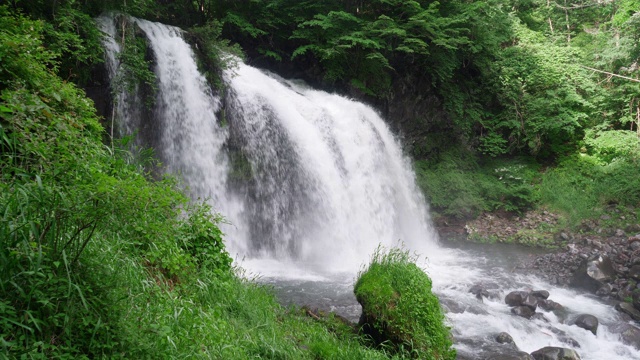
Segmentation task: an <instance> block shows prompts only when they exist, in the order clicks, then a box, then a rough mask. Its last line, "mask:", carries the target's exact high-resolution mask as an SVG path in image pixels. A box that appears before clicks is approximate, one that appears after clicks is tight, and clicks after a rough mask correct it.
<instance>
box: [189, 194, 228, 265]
mask: <svg viewBox="0 0 640 360" xmlns="http://www.w3.org/2000/svg"><path fill="white" fill-rule="evenodd" d="M188 214H189V217H188V218H187V219H186V221H185V222H184V223H183V224H182V226H181V229H180V231H181V232H182V234H183V238H182V241H183V242H184V245H183V246H184V249H185V250H186V252H187V254H189V255H190V256H191V258H192V259H194V261H195V262H196V263H197V264H198V265H199V266H201V267H203V266H204V267H207V268H210V269H214V270H215V271H216V272H218V275H219V276H222V275H227V274H229V273H230V272H231V261H232V260H231V257H230V256H229V254H228V253H227V252H226V250H225V247H224V242H223V241H222V232H221V231H220V229H219V228H218V225H217V224H219V223H220V222H221V221H222V218H221V217H220V216H219V215H212V209H211V207H210V206H208V205H204V204H203V205H200V206H198V207H196V208H194V209H190V210H189V211H188Z"/></svg>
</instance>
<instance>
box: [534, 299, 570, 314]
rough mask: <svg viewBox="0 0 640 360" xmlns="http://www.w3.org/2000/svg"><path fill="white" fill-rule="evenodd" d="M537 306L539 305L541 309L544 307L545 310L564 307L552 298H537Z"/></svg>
mask: <svg viewBox="0 0 640 360" xmlns="http://www.w3.org/2000/svg"><path fill="white" fill-rule="evenodd" d="M538 306H540V308H541V309H544V310H547V311H556V310H562V309H564V306H562V305H560V304H558V303H557V302H555V301H553V300H539V301H538Z"/></svg>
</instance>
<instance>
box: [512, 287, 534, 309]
mask: <svg viewBox="0 0 640 360" xmlns="http://www.w3.org/2000/svg"><path fill="white" fill-rule="evenodd" d="M538 301H539V299H538V298H537V297H535V296H533V295H531V294H530V293H529V292H527V291H512V292H510V293H509V294H507V296H505V298H504V302H505V303H506V304H507V305H509V306H526V307H529V308H531V310H533V311H535V310H536V307H537V306H538Z"/></svg>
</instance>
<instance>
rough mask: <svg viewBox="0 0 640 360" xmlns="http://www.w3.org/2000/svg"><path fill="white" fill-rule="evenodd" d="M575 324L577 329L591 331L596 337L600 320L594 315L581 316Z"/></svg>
mask: <svg viewBox="0 0 640 360" xmlns="http://www.w3.org/2000/svg"><path fill="white" fill-rule="evenodd" d="M573 324H574V325H575V326H577V327H581V328H583V329H585V330H589V331H591V332H592V333H593V335H596V332H597V331H598V318H596V317H595V316H593V315H589V314H580V315H578V317H577V318H576V319H575V320H574V321H573Z"/></svg>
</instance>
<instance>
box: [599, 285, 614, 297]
mask: <svg viewBox="0 0 640 360" xmlns="http://www.w3.org/2000/svg"><path fill="white" fill-rule="evenodd" d="M612 289H613V287H612V285H611V284H604V285H603V286H602V287H601V288H600V289H598V291H596V295H598V296H609V295H611V290H612Z"/></svg>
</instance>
